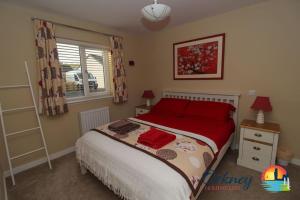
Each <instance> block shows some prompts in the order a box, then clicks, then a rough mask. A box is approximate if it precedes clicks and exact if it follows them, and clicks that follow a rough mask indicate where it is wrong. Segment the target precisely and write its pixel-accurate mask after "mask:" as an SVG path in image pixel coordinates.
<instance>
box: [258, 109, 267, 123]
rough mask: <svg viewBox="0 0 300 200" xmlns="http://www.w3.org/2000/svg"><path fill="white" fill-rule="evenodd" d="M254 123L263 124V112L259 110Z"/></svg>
mask: <svg viewBox="0 0 300 200" xmlns="http://www.w3.org/2000/svg"><path fill="white" fill-rule="evenodd" d="M256 123H258V124H264V123H265V117H264V112H263V111H262V110H259V111H258V113H257V118H256Z"/></svg>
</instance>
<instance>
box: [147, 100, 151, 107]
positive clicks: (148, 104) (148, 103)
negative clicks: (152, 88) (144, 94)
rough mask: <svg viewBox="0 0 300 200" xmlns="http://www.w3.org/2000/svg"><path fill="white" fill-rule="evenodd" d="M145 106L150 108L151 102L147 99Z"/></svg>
mask: <svg viewBox="0 0 300 200" xmlns="http://www.w3.org/2000/svg"><path fill="white" fill-rule="evenodd" d="M146 105H147V106H148V107H149V106H151V101H150V99H147V101H146Z"/></svg>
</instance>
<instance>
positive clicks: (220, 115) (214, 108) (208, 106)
mask: <svg viewBox="0 0 300 200" xmlns="http://www.w3.org/2000/svg"><path fill="white" fill-rule="evenodd" d="M232 111H235V108H234V107H233V106H232V105H231V104H228V103H222V102H212V101H191V103H189V104H188V106H187V108H186V109H185V111H184V114H183V115H184V117H193V118H206V119H213V120H218V121H227V120H228V119H230V114H231V112H232Z"/></svg>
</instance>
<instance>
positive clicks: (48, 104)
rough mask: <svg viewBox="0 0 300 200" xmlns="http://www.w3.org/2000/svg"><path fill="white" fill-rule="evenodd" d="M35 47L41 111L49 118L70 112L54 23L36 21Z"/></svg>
mask: <svg viewBox="0 0 300 200" xmlns="http://www.w3.org/2000/svg"><path fill="white" fill-rule="evenodd" d="M34 30H35V45H36V55H37V67H38V72H39V75H40V77H39V79H40V80H39V85H40V87H39V110H40V113H44V114H46V115H47V116H55V115H59V114H63V113H66V112H68V105H67V104H66V101H65V93H66V87H65V81H64V78H63V76H62V71H61V66H60V65H59V61H58V52H57V48H56V39H55V33H54V31H55V27H54V25H53V24H52V23H49V22H46V21H42V20H35V21H34Z"/></svg>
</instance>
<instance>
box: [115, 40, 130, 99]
mask: <svg viewBox="0 0 300 200" xmlns="http://www.w3.org/2000/svg"><path fill="white" fill-rule="evenodd" d="M122 42H123V39H122V38H120V37H115V36H113V37H111V46H112V63H113V70H112V71H113V85H114V102H115V103H124V102H126V101H127V100H128V92H127V84H126V73H125V66H124V55H123V44H122Z"/></svg>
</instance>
